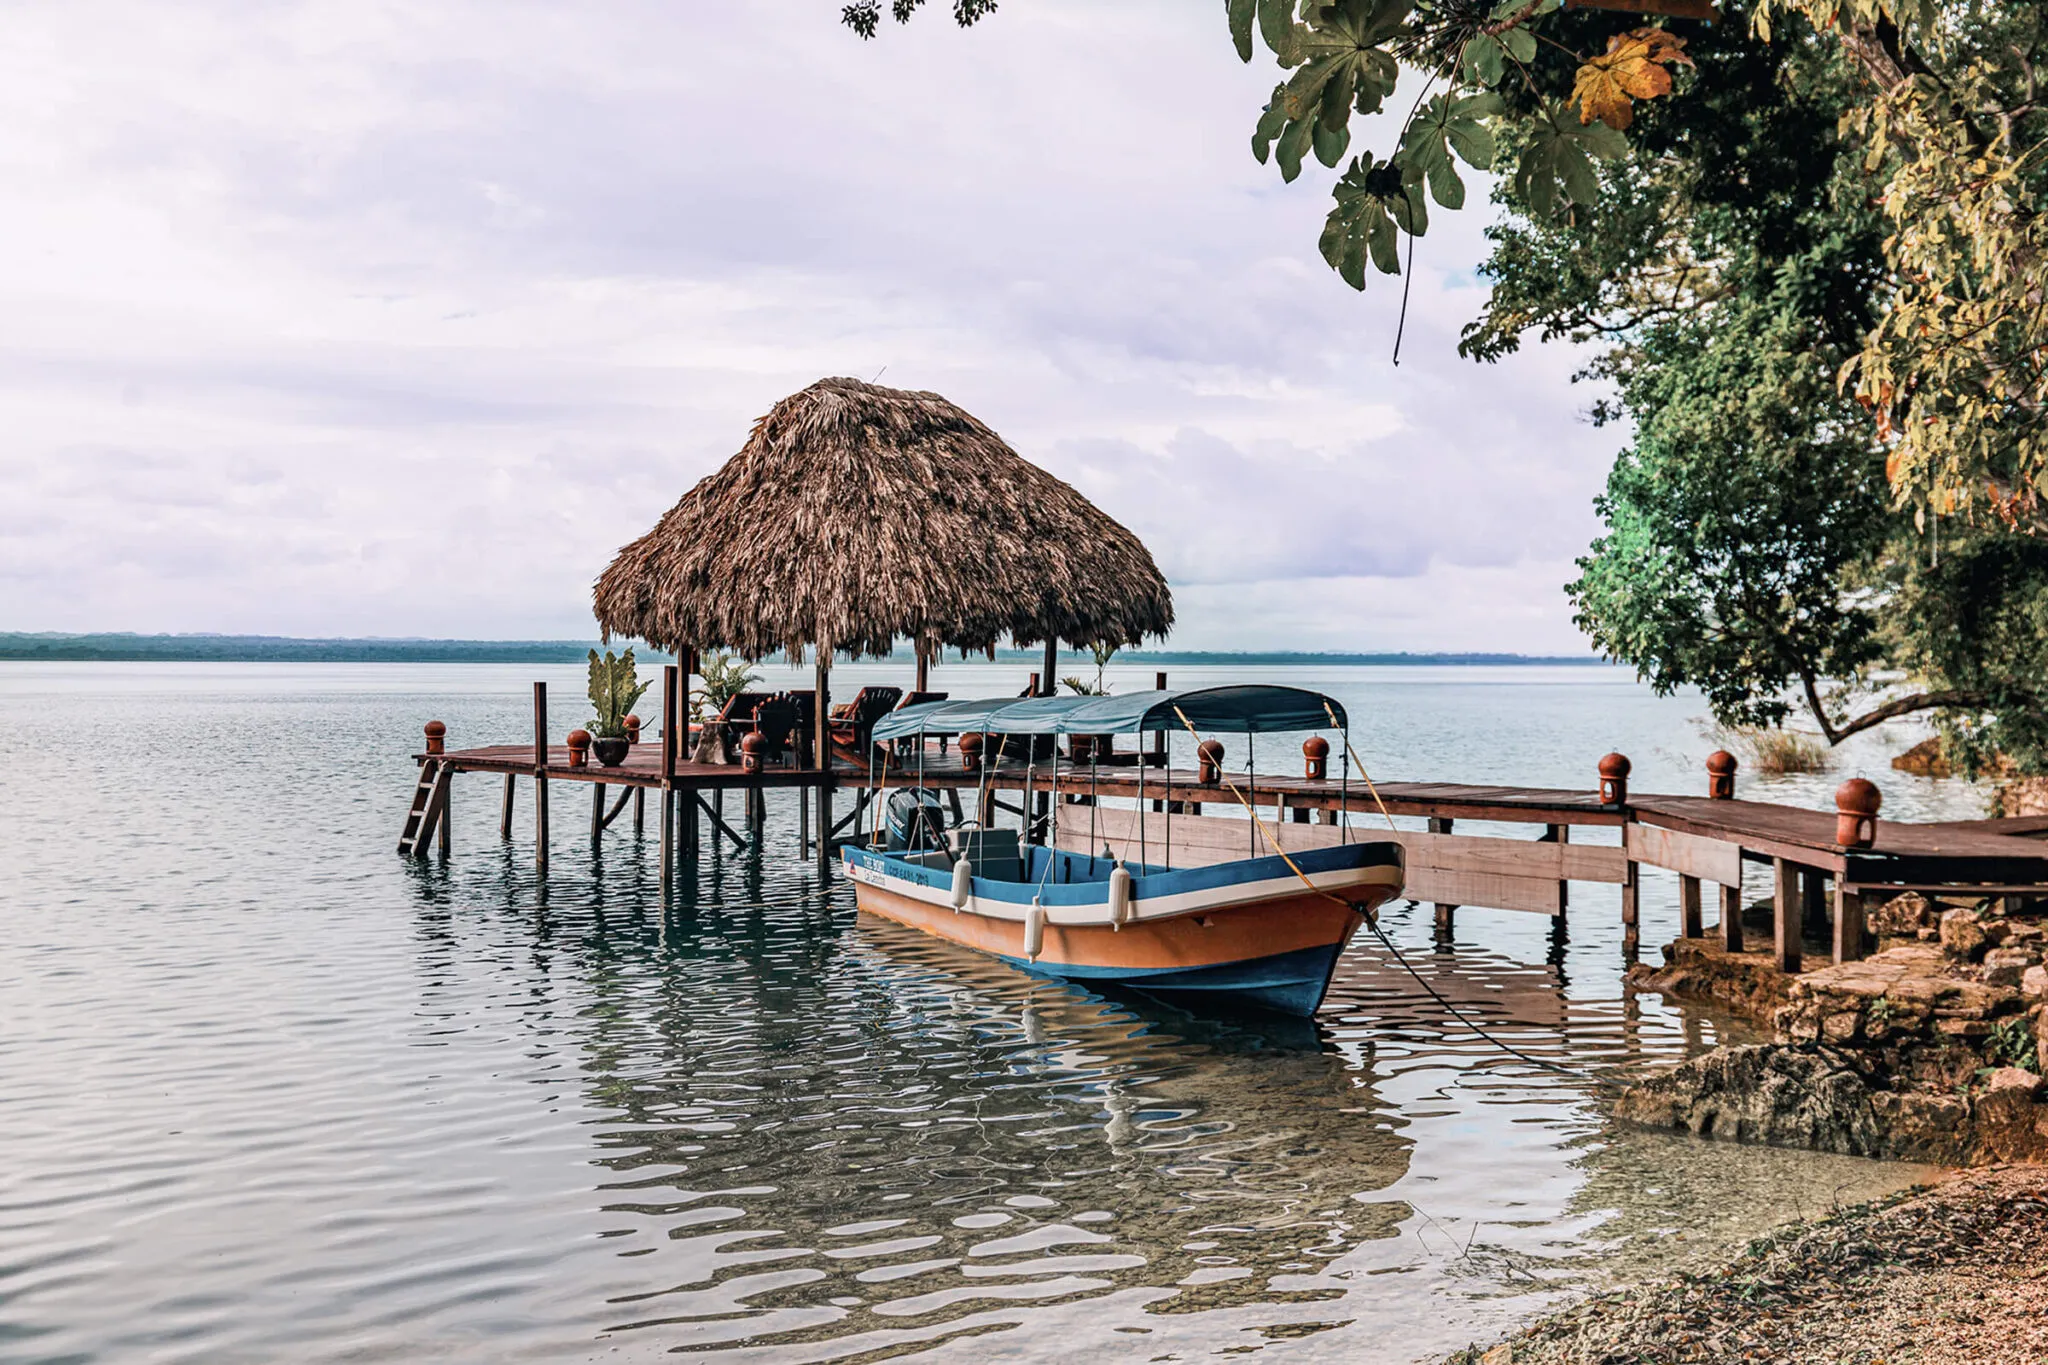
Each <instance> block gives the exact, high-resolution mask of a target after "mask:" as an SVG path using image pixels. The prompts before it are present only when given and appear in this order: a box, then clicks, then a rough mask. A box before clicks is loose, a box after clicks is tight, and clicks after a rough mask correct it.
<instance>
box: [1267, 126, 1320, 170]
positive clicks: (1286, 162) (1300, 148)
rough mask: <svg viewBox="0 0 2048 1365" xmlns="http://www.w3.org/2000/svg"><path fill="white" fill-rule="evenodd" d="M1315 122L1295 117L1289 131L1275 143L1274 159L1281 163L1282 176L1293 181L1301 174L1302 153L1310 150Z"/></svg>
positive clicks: (1288, 127) (1288, 128)
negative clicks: (1309, 142) (1310, 140)
mask: <svg viewBox="0 0 2048 1365" xmlns="http://www.w3.org/2000/svg"><path fill="white" fill-rule="evenodd" d="M1314 130H1315V124H1314V123H1313V122H1311V121H1310V120H1308V119H1295V120H1294V121H1293V122H1291V123H1289V124H1288V125H1287V131H1286V132H1284V133H1282V134H1281V135H1280V141H1279V142H1277V143H1275V144H1274V147H1273V159H1274V160H1276V161H1278V162H1279V163H1280V178H1281V179H1282V180H1286V181H1289V182H1292V181H1293V180H1294V178H1295V177H1296V176H1298V175H1300V174H1301V154H1302V153H1303V152H1305V151H1307V150H1308V140H1309V136H1310V134H1311V133H1312V132H1313V131H1314Z"/></svg>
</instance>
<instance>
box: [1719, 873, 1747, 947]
mask: <svg viewBox="0 0 2048 1365" xmlns="http://www.w3.org/2000/svg"><path fill="white" fill-rule="evenodd" d="M1721 946H1722V947H1723V948H1725V949H1726V950H1727V951H1729V952H1731V953H1739V952H1741V951H1742V888H1741V887H1740V886H1724V887H1722V888H1721Z"/></svg>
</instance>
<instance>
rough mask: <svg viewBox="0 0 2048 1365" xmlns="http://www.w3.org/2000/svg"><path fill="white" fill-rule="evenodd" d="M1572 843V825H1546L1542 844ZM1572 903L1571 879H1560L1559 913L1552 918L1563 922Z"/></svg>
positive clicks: (1558, 886)
mask: <svg viewBox="0 0 2048 1365" xmlns="http://www.w3.org/2000/svg"><path fill="white" fill-rule="evenodd" d="M1571 841H1572V827H1571V826H1570V825H1545V826H1544V827H1543V839H1542V842H1544V843H1547V844H1568V843H1570V842H1571ZM1571 903H1572V883H1571V879H1570V878H1569V877H1559V878H1558V879H1557V913H1556V914H1555V915H1552V916H1551V918H1552V919H1554V920H1560V921H1561V920H1563V919H1564V917H1565V914H1566V912H1567V911H1568V910H1570V908H1571Z"/></svg>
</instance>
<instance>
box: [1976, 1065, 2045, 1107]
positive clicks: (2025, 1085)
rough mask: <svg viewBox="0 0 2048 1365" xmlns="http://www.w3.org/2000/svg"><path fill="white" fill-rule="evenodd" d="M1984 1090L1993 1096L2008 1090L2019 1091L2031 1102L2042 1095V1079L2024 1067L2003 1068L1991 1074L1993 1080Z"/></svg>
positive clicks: (1986, 1084) (1987, 1083) (1988, 1082)
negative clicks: (2036, 1096) (2038, 1095)
mask: <svg viewBox="0 0 2048 1365" xmlns="http://www.w3.org/2000/svg"><path fill="white" fill-rule="evenodd" d="M1984 1088H1985V1090H1986V1091H1987V1092H1989V1093H1990V1094H1993V1095H1996V1094H1999V1093H2000V1092H2002V1091H2006V1090H2017V1091H2019V1092H2020V1093H2021V1094H2023V1095H2025V1096H2026V1097H2027V1098H2028V1099H2030V1100H2031V1099H2033V1098H2034V1096H2035V1095H2037V1094H2039V1093H2040V1090H2041V1078H2040V1077H2039V1076H2038V1075H2036V1074H2035V1073H2034V1072H2031V1071H2028V1070H2026V1069H2025V1068H2024V1067H2017V1066H2002V1067H2000V1068H1998V1070H1996V1071H1994V1072H1992V1073H1991V1078H1990V1080H1989V1081H1987V1082H1986V1083H1985V1086H1984Z"/></svg>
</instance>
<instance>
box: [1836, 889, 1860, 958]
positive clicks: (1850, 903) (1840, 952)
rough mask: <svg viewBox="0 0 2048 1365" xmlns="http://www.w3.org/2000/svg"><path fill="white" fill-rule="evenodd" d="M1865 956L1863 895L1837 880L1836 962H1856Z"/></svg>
mask: <svg viewBox="0 0 2048 1365" xmlns="http://www.w3.org/2000/svg"><path fill="white" fill-rule="evenodd" d="M1862 956H1863V893H1862V892H1861V891H1850V890H1848V889H1847V888H1846V886H1845V885H1844V883H1843V881H1842V879H1841V878H1840V877H1836V878H1835V961H1837V962H1855V961H1857V960H1858V959H1860V958H1861V957H1862Z"/></svg>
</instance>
